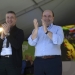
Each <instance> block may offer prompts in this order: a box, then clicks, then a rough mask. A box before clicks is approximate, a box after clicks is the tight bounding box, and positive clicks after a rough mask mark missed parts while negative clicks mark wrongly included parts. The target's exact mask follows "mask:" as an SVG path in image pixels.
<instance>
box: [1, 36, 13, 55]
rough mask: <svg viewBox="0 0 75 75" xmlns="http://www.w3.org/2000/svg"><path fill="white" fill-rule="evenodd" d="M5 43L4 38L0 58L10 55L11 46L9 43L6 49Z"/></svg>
mask: <svg viewBox="0 0 75 75" xmlns="http://www.w3.org/2000/svg"><path fill="white" fill-rule="evenodd" d="M6 42H7V39H6V37H5V39H4V41H3V47H2V51H1V56H5V55H12V48H11V44H10V43H9V47H8V48H6Z"/></svg>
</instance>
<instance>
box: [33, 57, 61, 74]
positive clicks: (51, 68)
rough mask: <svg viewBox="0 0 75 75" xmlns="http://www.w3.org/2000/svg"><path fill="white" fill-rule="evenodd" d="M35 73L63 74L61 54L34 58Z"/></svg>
mask: <svg viewBox="0 0 75 75" xmlns="http://www.w3.org/2000/svg"><path fill="white" fill-rule="evenodd" d="M34 75H62V61H61V57H60V56H55V57H54V58H47V59H43V58H41V57H36V58H35V60H34Z"/></svg>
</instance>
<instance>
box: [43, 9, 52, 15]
mask: <svg viewBox="0 0 75 75" xmlns="http://www.w3.org/2000/svg"><path fill="white" fill-rule="evenodd" d="M51 14H52V11H50V10H45V11H44V12H43V15H51Z"/></svg>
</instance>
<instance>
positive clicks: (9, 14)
mask: <svg viewBox="0 0 75 75" xmlns="http://www.w3.org/2000/svg"><path fill="white" fill-rule="evenodd" d="M6 16H15V15H14V14H12V13H7V14H6Z"/></svg>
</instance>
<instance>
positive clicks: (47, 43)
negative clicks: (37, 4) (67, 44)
mask: <svg viewBox="0 0 75 75" xmlns="http://www.w3.org/2000/svg"><path fill="white" fill-rule="evenodd" d="M53 21H54V13H53V11H51V10H45V11H44V12H43V14H42V19H41V22H42V26H41V27H39V24H38V21H37V19H34V20H33V24H34V30H33V32H32V34H31V35H30V36H29V38H28V43H29V44H30V45H31V46H35V60H34V75H62V60H61V44H62V43H63V40H64V33H63V30H62V28H61V27H60V26H57V25H54V24H53Z"/></svg>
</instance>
